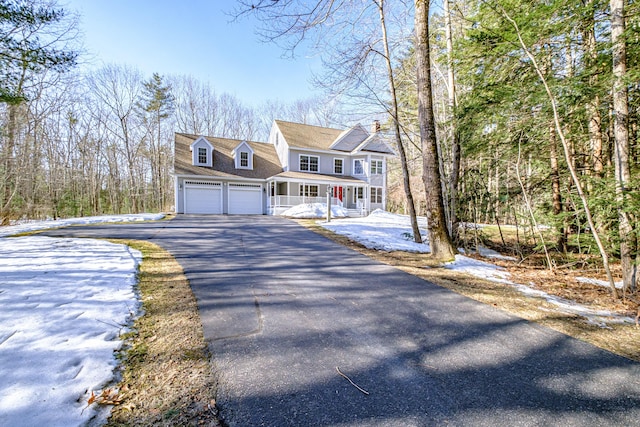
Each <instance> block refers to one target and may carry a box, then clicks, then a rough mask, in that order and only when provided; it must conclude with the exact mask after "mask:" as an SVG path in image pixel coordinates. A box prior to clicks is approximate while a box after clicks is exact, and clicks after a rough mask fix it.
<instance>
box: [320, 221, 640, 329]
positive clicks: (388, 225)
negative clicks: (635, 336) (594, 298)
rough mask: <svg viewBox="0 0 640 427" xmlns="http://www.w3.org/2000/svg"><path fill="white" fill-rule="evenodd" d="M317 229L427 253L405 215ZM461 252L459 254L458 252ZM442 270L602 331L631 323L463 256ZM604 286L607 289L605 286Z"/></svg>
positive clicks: (374, 245) (484, 252) (486, 253)
mask: <svg viewBox="0 0 640 427" xmlns="http://www.w3.org/2000/svg"><path fill="white" fill-rule="evenodd" d="M318 224H319V225H321V226H323V227H325V228H327V229H329V230H331V231H333V232H334V233H337V234H341V235H344V236H347V237H348V238H350V239H351V240H354V241H356V242H358V243H360V244H362V245H364V246H366V247H367V248H370V249H378V250H383V251H407V252H421V253H426V252H429V245H428V244H417V243H414V242H413V240H412V238H411V237H410V236H411V222H410V220H409V217H408V216H406V215H397V214H392V213H389V212H383V211H381V210H376V211H373V212H372V213H371V215H369V216H368V217H365V218H348V219H339V220H336V221H332V222H330V223H327V222H320V221H319V222H318ZM418 224H419V226H420V232H421V233H422V238H423V240H425V241H426V240H428V236H427V232H426V230H425V229H424V228H426V226H427V224H426V219H425V218H418ZM460 251H461V252H464V251H463V250H460ZM478 252H479V255H481V256H483V257H485V258H498V259H503V260H513V258H512V257H507V256H503V255H500V254H499V253H497V252H495V251H492V250H490V249H488V248H482V247H481V248H480V250H479V251H478ZM445 267H446V268H449V269H451V270H456V271H461V272H464V273H467V274H471V275H473V276H476V277H480V278H483V279H487V280H491V281H494V282H499V283H505V284H508V285H511V286H513V287H515V288H516V289H517V290H519V291H520V292H522V293H523V294H525V295H527V296H530V297H536V298H541V299H544V300H546V301H547V302H549V303H551V304H553V305H555V306H556V307H557V310H558V311H560V312H563V313H570V314H575V315H579V316H583V317H584V318H585V319H587V321H588V322H590V323H594V324H597V325H599V326H603V327H605V326H606V324H607V323H635V320H634V319H632V318H631V317H625V316H620V315H618V314H616V313H613V312H610V311H605V310H593V309H591V308H588V307H585V306H583V305H581V304H578V303H575V302H573V301H569V300H566V299H563V298H559V297H556V296H554V295H549V294H547V293H546V292H543V291H540V290H538V289H535V284H530V285H523V284H518V283H514V282H512V281H511V279H510V274H509V273H508V272H507V271H506V270H505V269H503V268H502V267H499V266H497V265H495V264H491V263H488V262H483V261H479V260H476V259H474V258H469V257H466V256H464V255H456V259H455V261H453V262H450V263H447V264H446V265H445ZM593 280H594V279H583V281H589V282H590V283H595V282H593ZM604 285H606V286H608V284H607V283H604Z"/></svg>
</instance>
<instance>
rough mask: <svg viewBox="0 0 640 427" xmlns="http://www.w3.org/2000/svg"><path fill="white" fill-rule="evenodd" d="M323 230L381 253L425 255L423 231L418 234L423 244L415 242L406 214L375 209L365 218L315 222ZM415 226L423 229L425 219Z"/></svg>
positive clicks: (426, 236)
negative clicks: (394, 252) (402, 252)
mask: <svg viewBox="0 0 640 427" xmlns="http://www.w3.org/2000/svg"><path fill="white" fill-rule="evenodd" d="M318 224H319V225H321V226H322V227H324V228H326V229H328V230H331V231H333V232H334V233H337V234H341V235H343V236H346V237H348V238H349V239H351V240H353V241H356V242H358V243H360V244H362V245H364V246H365V247H367V248H370V249H377V250H381V251H406V252H418V253H428V252H430V248H429V244H428V243H427V240H428V235H427V230H426V229H421V230H420V233H421V235H422V239H423V241H424V242H425V243H415V242H414V241H413V233H412V231H413V230H412V228H411V220H410V219H409V217H408V216H407V215H398V214H393V213H390V212H385V211H383V210H380V209H376V210H375V211H373V212H371V214H370V215H369V216H367V217H364V218H345V219H340V220H337V221H332V222H329V223H327V222H318ZM418 225H419V226H420V227H426V225H427V223H426V218H424V217H422V218H418Z"/></svg>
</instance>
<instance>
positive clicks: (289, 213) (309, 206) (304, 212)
mask: <svg viewBox="0 0 640 427" xmlns="http://www.w3.org/2000/svg"><path fill="white" fill-rule="evenodd" d="M282 216H286V217H289V218H326V217H327V204H326V203H303V204H301V205H296V206H293V207H291V208H289V209H287V210H286V211H284V212H283V213H282ZM347 216H349V212H348V211H347V209H346V208H343V207H342V206H335V205H332V206H331V217H332V218H345V217H347Z"/></svg>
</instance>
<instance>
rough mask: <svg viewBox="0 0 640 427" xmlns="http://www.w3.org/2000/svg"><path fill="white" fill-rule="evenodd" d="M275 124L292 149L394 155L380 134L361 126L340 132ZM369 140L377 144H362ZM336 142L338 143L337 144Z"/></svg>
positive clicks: (292, 124)
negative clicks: (371, 133)
mask: <svg viewBox="0 0 640 427" xmlns="http://www.w3.org/2000/svg"><path fill="white" fill-rule="evenodd" d="M275 123H276V125H277V126H278V128H279V129H280V132H282V136H284V139H285V140H286V141H287V144H288V145H289V147H290V148H302V149H305V148H306V149H315V150H334V151H344V152H351V151H353V150H354V149H356V148H357V147H360V150H361V151H370V152H374V153H382V154H393V151H392V150H391V149H390V148H389V147H388V146H387V145H386V144H385V143H384V142H382V139H381V138H380V136H379V134H374V135H370V134H369V133H368V132H367V131H366V130H364V128H363V127H362V126H361V125H356V126H354V127H352V128H350V129H347V130H340V129H333V128H326V127H321V126H312V125H304V124H301V123H292V122H285V121H282V120H276V121H275ZM338 139H340V140H339V141H338ZM367 140H369V141H370V142H373V141H375V143H368V144H362V143H363V142H364V141H367ZM336 142H338V143H337V144H335V143H336ZM332 146H333V147H332Z"/></svg>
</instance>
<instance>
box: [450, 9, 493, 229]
mask: <svg viewBox="0 0 640 427" xmlns="http://www.w3.org/2000/svg"><path fill="white" fill-rule="evenodd" d="M444 19H445V37H446V39H447V81H448V89H449V90H448V95H449V109H450V111H451V124H450V129H451V176H450V177H449V232H450V233H451V236H452V238H453V240H454V241H455V240H457V235H458V214H457V209H458V182H459V181H460V155H461V154H460V138H459V135H458V127H457V125H456V114H457V113H456V110H457V108H458V101H457V98H456V79H455V73H454V69H453V35H452V28H451V9H450V8H449V0H444ZM496 215H497V212H496Z"/></svg>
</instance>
